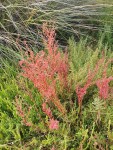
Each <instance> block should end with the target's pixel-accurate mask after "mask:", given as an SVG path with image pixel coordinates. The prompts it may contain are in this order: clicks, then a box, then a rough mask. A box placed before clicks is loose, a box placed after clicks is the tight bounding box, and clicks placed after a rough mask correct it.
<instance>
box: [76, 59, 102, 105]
mask: <svg viewBox="0 0 113 150" xmlns="http://www.w3.org/2000/svg"><path fill="white" fill-rule="evenodd" d="M103 62H104V57H103V58H102V59H100V60H99V61H98V62H97V64H96V66H95V68H94V70H93V71H90V70H89V73H88V77H87V81H86V83H85V85H84V86H83V87H80V85H78V86H77V87H76V94H77V97H78V104H79V107H80V108H81V106H82V101H83V98H84V96H85V95H86V92H87V89H88V88H89V87H90V86H91V85H92V84H94V82H93V79H94V77H95V75H96V74H97V72H98V70H99V67H100V65H101V64H102V63H103Z"/></svg>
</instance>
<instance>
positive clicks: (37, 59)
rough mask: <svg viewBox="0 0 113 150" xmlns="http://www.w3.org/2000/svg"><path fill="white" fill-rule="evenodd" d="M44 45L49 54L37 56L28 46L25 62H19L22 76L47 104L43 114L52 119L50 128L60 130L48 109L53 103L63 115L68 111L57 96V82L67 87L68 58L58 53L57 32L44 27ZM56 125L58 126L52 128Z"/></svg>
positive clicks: (43, 106)
mask: <svg viewBox="0 0 113 150" xmlns="http://www.w3.org/2000/svg"><path fill="white" fill-rule="evenodd" d="M43 33H44V37H45V39H44V44H45V48H46V49H47V52H45V51H44V50H42V51H40V52H38V53H37V54H36V56H35V55H34V53H33V51H32V50H30V49H29V48H28V46H27V44H26V43H25V45H26V48H27V50H28V51H27V52H26V53H25V57H24V59H23V60H21V61H20V62H19V65H20V66H21V68H22V70H23V73H22V75H23V76H24V77H26V78H28V79H29V80H31V81H32V82H33V84H34V86H35V87H36V88H37V89H38V91H39V92H40V94H41V95H42V97H43V99H44V100H45V102H44V103H43V104H42V110H43V112H44V113H45V114H46V115H47V116H48V117H49V118H50V126H49V127H50V128H53V129H54V128H56V129H57V128H58V122H57V121H55V120H54V119H53V116H52V111H51V109H50V107H49V108H47V104H48V105H50V102H52V103H53V104H54V105H55V106H56V107H57V109H58V110H59V111H60V112H61V113H63V114H64V113H65V112H66V110H65V108H64V106H63V105H62V104H61V102H60V100H59V98H58V96H57V89H56V86H57V82H59V83H60V85H61V86H62V87H66V85H67V75H68V56H67V53H61V52H60V51H58V44H57V42H56V41H55V30H54V29H53V28H52V29H50V28H47V24H44V25H43ZM52 123H55V124H56V126H52Z"/></svg>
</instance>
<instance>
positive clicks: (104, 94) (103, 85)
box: [96, 59, 113, 99]
mask: <svg viewBox="0 0 113 150" xmlns="http://www.w3.org/2000/svg"><path fill="white" fill-rule="evenodd" d="M111 61H113V59H110V60H108V62H106V64H105V66H104V69H103V74H102V78H101V79H98V80H97V81H96V85H97V87H98V89H99V97H100V99H107V98H108V96H109V91H110V87H109V82H110V81H112V80H113V77H107V67H108V64H109V63H111Z"/></svg>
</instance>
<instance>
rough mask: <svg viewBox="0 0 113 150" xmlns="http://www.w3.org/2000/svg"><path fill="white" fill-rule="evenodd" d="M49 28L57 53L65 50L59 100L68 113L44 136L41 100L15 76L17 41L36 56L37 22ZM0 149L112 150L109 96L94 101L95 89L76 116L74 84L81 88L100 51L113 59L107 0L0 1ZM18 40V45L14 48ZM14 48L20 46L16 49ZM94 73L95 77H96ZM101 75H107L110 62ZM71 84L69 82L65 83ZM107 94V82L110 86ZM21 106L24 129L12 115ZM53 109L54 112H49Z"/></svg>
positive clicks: (112, 18) (112, 70) (111, 6)
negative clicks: (65, 66)
mask: <svg viewBox="0 0 113 150" xmlns="http://www.w3.org/2000/svg"><path fill="white" fill-rule="evenodd" d="M44 22H49V23H50V25H51V24H52V23H54V25H55V28H56V39H57V40H58V43H59V47H60V48H59V50H60V51H61V50H64V49H65V47H67V51H68V54H69V65H70V69H69V71H70V74H69V77H68V78H69V83H71V82H72V81H73V82H72V87H71V92H69V93H68V92H67V91H63V93H64V94H62V95H59V98H60V99H61V100H62V101H63V105H64V106H66V108H67V109H68V110H69V111H68V114H66V115H64V116H62V115H61V114H59V113H58V112H57V109H55V111H54V114H55V116H56V117H57V119H58V120H59V121H60V127H59V130H53V131H50V130H49V129H48V127H47V125H46V123H47V120H48V118H47V116H45V115H44V114H43V112H42V110H41V100H42V98H41V95H40V93H39V92H38V91H37V89H36V88H35V87H34V86H33V84H32V83H31V82H30V81H29V80H28V79H25V78H23V77H22V76H21V75H20V72H21V71H20V67H19V65H18V61H19V60H21V59H22V55H21V51H20V47H21V48H22V49H23V50H24V51H26V47H25V45H24V44H23V41H24V40H26V41H27V44H28V46H29V47H30V48H31V49H32V50H33V51H34V53H37V52H39V51H40V50H41V49H44V45H43V42H42V39H43V34H42V23H44ZM0 33H1V35H0V149H3V150H4V149H25V150H27V149H28V150H30V149H36V150H37V149H39V150H54V149H55V150H75V149H76V150H77V149H78V150H82V149H83V150H85V149H86V150H88V149H90V150H93V149H94V150H109V149H110V150H112V149H113V101H112V99H113V95H112V92H111V95H110V97H109V98H108V99H107V100H106V101H105V100H100V98H99V97H98V90H97V87H96V86H95V85H93V86H91V87H90V88H89V89H88V91H87V94H86V95H85V97H84V100H83V105H82V114H81V115H80V114H79V107H78V101H77V94H76V92H75V87H76V85H78V84H80V85H84V83H85V82H86V78H87V72H88V68H87V66H88V65H90V67H91V68H92V70H93V69H94V67H95V65H96V63H97V62H98V60H99V59H100V58H101V57H102V53H103V51H104V56H105V60H106V61H107V60H109V59H111V58H113V39H112V36H113V2H112V0H108V1H107V0H96V1H94V0H90V1H89V0H79V1H77V0H76V1H75V0H54V1H52V0H43V1H38V0H37V1H36V0H32V1H31V0H30V1H29V0H23V1H22V0H1V2H0ZM17 39H18V43H17ZM18 44H19V45H20V47H18ZM101 69H102V68H101V67H100V72H99V73H98V75H97V76H96V78H101V77H102V74H101ZM107 76H108V77H109V76H113V67H112V63H111V64H109V65H108V68H107ZM71 80H72V81H71ZM109 85H110V87H111V91H112V85H113V81H111V82H110V84H109ZM19 105H21V106H22V108H23V111H24V113H25V115H26V118H27V113H28V109H27V108H29V106H32V108H33V109H32V110H31V112H30V117H29V118H27V119H28V121H32V123H33V126H31V127H29V126H26V125H25V124H24V123H23V122H22V118H21V117H20V116H19V115H18V113H17V106H19ZM53 108H54V107H53Z"/></svg>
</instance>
